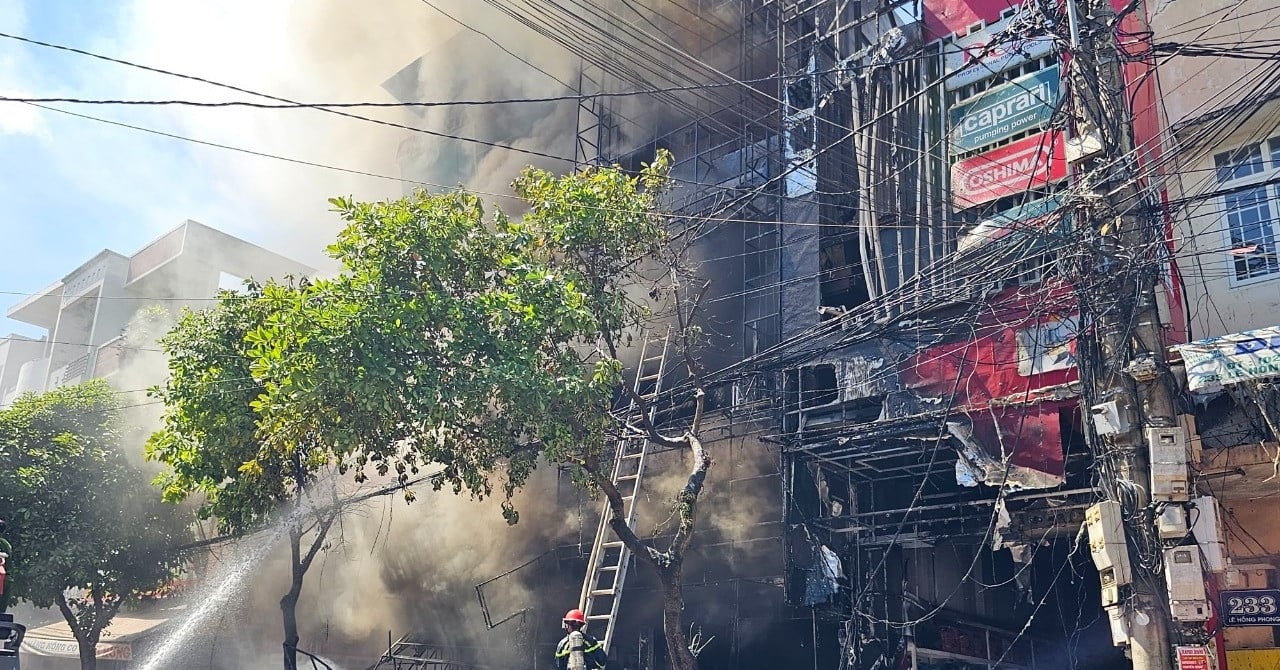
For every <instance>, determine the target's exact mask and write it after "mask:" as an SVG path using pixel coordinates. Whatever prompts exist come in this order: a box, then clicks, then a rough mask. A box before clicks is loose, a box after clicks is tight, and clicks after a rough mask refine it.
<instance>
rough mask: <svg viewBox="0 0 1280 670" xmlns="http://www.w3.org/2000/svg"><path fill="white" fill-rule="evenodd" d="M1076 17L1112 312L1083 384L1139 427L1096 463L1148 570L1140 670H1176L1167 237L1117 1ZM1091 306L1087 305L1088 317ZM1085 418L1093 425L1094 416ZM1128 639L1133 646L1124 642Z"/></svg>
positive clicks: (1079, 136)
mask: <svg viewBox="0 0 1280 670" xmlns="http://www.w3.org/2000/svg"><path fill="white" fill-rule="evenodd" d="M1077 2H1078V3H1079V5H1077V4H1076V3H1077ZM1067 5H1068V11H1069V17H1070V19H1071V38H1072V53H1071V59H1072V60H1071V77H1072V79H1071V81H1072V89H1073V92H1074V102H1075V108H1076V109H1075V112H1076V114H1075V116H1076V136H1075V137H1074V138H1073V139H1072V140H1071V141H1070V142H1069V143H1068V160H1070V161H1072V163H1073V166H1074V168H1075V170H1076V172H1077V174H1079V175H1081V178H1080V179H1079V180H1077V183H1078V184H1084V185H1085V192H1086V193H1088V192H1092V195H1093V197H1092V198H1089V197H1086V198H1085V200H1086V202H1085V204H1084V205H1083V206H1082V207H1081V209H1080V210H1078V211H1079V213H1080V214H1081V215H1082V216H1080V218H1078V219H1077V225H1078V226H1080V227H1081V228H1082V229H1083V230H1084V231H1086V233H1087V234H1088V233H1089V231H1092V234H1093V235H1095V236H1096V242H1097V245H1098V247H1097V248H1096V249H1095V254H1094V255H1093V258H1094V260H1095V264H1094V265H1093V267H1092V268H1091V270H1092V271H1091V272H1086V273H1085V275H1084V277H1083V278H1082V281H1083V282H1084V286H1085V289H1084V290H1085V291H1088V292H1089V293H1090V295H1091V297H1092V298H1093V300H1092V302H1095V303H1102V305H1103V306H1102V307H1100V308H1099V309H1096V310H1093V312H1094V313H1092V314H1090V315H1089V318H1091V319H1092V322H1091V323H1081V338H1082V341H1084V340H1085V338H1086V335H1085V331H1086V329H1088V328H1090V327H1092V328H1094V329H1096V330H1095V331H1094V334H1093V337H1096V353H1097V354H1100V355H1099V356H1096V357H1093V359H1092V360H1086V358H1090V357H1087V356H1080V357H1079V361H1078V364H1079V365H1080V366H1081V369H1082V370H1081V371H1082V373H1084V372H1086V370H1085V367H1086V366H1089V368H1088V370H1087V372H1088V373H1089V374H1088V378H1087V379H1085V378H1084V376H1083V375H1082V381H1085V382H1086V383H1091V384H1092V388H1091V391H1092V393H1093V398H1094V399H1095V401H1115V403H1116V406H1118V407H1119V408H1120V414H1121V415H1122V416H1123V415H1124V414H1125V413H1128V415H1129V416H1131V417H1133V418H1132V420H1129V421H1124V420H1122V421H1120V422H1119V426H1118V429H1117V430H1116V431H1115V432H1112V433H1110V434H1108V435H1106V436H1105V437H1099V440H1100V444H1103V445H1105V446H1104V447H1103V448H1102V449H1101V450H1099V451H1096V452H1095V457H1097V458H1102V459H1105V461H1106V463H1105V465H1106V466H1107V467H1106V468H1104V469H1102V470H1101V472H1102V473H1103V478H1104V480H1107V479H1110V481H1103V482H1101V484H1102V488H1103V489H1104V490H1106V491H1107V492H1108V493H1109V495H1108V497H1109V498H1111V499H1112V500H1114V501H1115V502H1119V503H1121V509H1122V513H1123V517H1124V521H1125V523H1124V526H1125V529H1126V534H1127V541H1128V543H1129V547H1130V548H1131V551H1130V552H1129V553H1130V554H1131V555H1136V556H1139V557H1140V559H1143V560H1138V561H1135V562H1133V563H1134V564H1133V571H1132V581H1131V583H1130V584H1129V587H1130V590H1129V591H1128V592H1127V595H1128V597H1127V598H1125V597H1121V599H1120V600H1121V602H1119V603H1118V604H1114V605H1112V607H1115V608H1117V610H1116V612H1117V614H1118V616H1119V617H1121V621H1122V622H1125V623H1127V631H1128V650H1129V656H1130V658H1131V659H1132V661H1133V668H1134V670H1171V668H1172V663H1171V656H1172V653H1171V652H1172V648H1171V646H1170V643H1169V641H1170V636H1169V628H1170V621H1169V618H1168V615H1167V614H1166V613H1167V612H1168V611H1169V606H1168V596H1167V594H1166V589H1165V584H1164V578H1163V577H1162V576H1161V574H1160V573H1159V572H1158V571H1153V570H1152V567H1155V566H1159V565H1160V562H1159V561H1160V560H1161V558H1162V549H1163V547H1162V544H1161V542H1160V539H1159V534H1158V533H1157V531H1156V528H1155V515H1154V514H1153V509H1154V508H1153V506H1152V492H1153V489H1152V484H1153V477H1152V471H1151V457H1150V445H1149V441H1150V440H1149V431H1148V429H1150V428H1176V427H1177V426H1178V425H1179V424H1178V418H1177V415H1176V410H1175V406H1174V401H1173V396H1172V394H1171V392H1170V389H1169V386H1168V385H1167V383H1166V380H1167V379H1168V378H1169V374H1168V366H1167V363H1166V361H1165V358H1164V345H1163V338H1162V333H1161V329H1160V319H1159V311H1158V308H1157V303H1156V294H1155V284H1156V278H1157V272H1158V270H1157V268H1158V267H1159V266H1158V264H1157V263H1156V262H1155V261H1154V260H1153V259H1152V258H1151V254H1152V253H1153V250H1154V249H1155V248H1156V245H1158V244H1160V243H1162V242H1163V235H1162V234H1161V231H1162V230H1163V229H1162V227H1161V226H1159V225H1158V223H1157V221H1156V220H1154V219H1152V218H1151V216H1150V214H1149V212H1148V211H1147V210H1146V208H1144V207H1142V206H1141V203H1142V200H1143V199H1142V197H1141V194H1140V192H1139V189H1138V186H1137V183H1136V181H1135V177H1136V176H1137V172H1138V170H1137V166H1138V158H1137V153H1136V151H1135V148H1136V147H1135V143H1134V137H1133V119H1132V116H1131V112H1130V110H1129V109H1128V108H1127V105H1126V102H1127V100H1128V98H1127V95H1126V90H1127V88H1126V82H1125V76H1124V71H1123V69H1122V60H1121V58H1120V53H1119V47H1118V44H1117V42H1116V37H1115V29H1116V26H1115V25H1114V24H1115V22H1116V12H1115V10H1114V9H1113V7H1112V5H1111V2H1110V0H1067ZM1084 302H1085V301H1084V299H1083V298H1082V316H1084V311H1083V310H1084V308H1085V305H1084ZM1084 409H1085V411H1086V413H1088V412H1089V411H1090V409H1091V408H1088V407H1086V408H1084ZM1175 439H1176V438H1175ZM1184 470H1185V465H1184ZM1184 499H1185V498H1184ZM1153 538H1154V539H1153ZM1135 542H1136V543H1138V545H1137V546H1136V549H1135V548H1134V547H1135ZM1153 564H1154V565H1153ZM1104 604H1106V599H1105V598H1104ZM1121 630H1123V629H1121ZM1113 635H1116V633H1113ZM1119 635H1120V638H1119V639H1123V632H1121V633H1119Z"/></svg>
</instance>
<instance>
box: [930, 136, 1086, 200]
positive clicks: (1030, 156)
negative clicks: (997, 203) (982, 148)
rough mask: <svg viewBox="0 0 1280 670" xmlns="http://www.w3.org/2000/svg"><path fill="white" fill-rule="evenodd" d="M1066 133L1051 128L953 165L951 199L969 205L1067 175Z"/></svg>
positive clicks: (1021, 191)
mask: <svg viewBox="0 0 1280 670" xmlns="http://www.w3.org/2000/svg"><path fill="white" fill-rule="evenodd" d="M1066 176H1067V159H1066V155H1065V153H1064V151H1063V143H1062V133H1061V132H1059V131H1056V130H1049V131H1045V132H1042V133H1037V134H1035V135H1032V136H1031V137H1027V138H1023V139H1021V140H1018V141H1017V142H1014V143H1012V144H1009V145H1006V146H1003V147H1000V148H998V149H992V150H991V151H988V152H986V153H984V154H979V155H977V156H970V157H969V158H965V159H963V160H959V161H956V163H955V164H954V165H952V166H951V203H952V204H953V205H954V206H955V208H956V209H966V208H968V207H973V206H974V205H980V204H982V203H984V202H991V201H992V200H996V199H999V198H1003V197H1005V196H1010V195H1018V194H1020V193H1023V192H1025V191H1026V190H1027V189H1029V188H1036V187H1040V186H1044V185H1046V184H1050V183H1053V182H1056V181H1059V180H1062V179H1064V178H1066Z"/></svg>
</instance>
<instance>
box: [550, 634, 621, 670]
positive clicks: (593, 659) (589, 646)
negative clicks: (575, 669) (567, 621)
mask: <svg viewBox="0 0 1280 670" xmlns="http://www.w3.org/2000/svg"><path fill="white" fill-rule="evenodd" d="M582 641H583V642H585V643H586V646H585V647H583V649H582V655H583V656H585V657H586V659H587V668H589V669H590V670H601V669H602V668H604V665H605V662H606V661H608V660H609V657H608V655H607V654H605V651H604V645H603V644H600V641H599V640H597V639H595V638H594V637H591V636H590V635H587V632H586V631H583V632H582ZM571 651H573V650H572V649H570V648H569V636H568V635H565V636H564V637H563V638H562V639H561V640H560V644H557V645H556V670H568V667H569V652H571Z"/></svg>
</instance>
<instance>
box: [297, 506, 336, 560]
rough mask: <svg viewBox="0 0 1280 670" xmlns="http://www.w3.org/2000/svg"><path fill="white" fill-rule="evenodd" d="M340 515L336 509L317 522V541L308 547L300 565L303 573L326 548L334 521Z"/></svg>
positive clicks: (313, 541) (314, 540)
mask: <svg viewBox="0 0 1280 670" xmlns="http://www.w3.org/2000/svg"><path fill="white" fill-rule="evenodd" d="M340 513H341V511H340V510H338V509H335V510H333V511H331V512H329V513H328V514H325V515H323V516H322V517H321V518H320V519H319V520H318V521H317V522H316V530H315V534H316V536H315V539H313V540H312V541H311V546H310V547H307V554H306V555H305V556H303V557H302V560H301V561H300V562H299V563H298V566H299V567H301V568H302V571H303V572H306V571H307V570H308V569H310V568H311V561H313V560H315V557H316V554H317V553H319V552H320V548H321V547H323V546H324V541H325V537H326V536H327V535H328V534H329V528H330V527H331V526H333V522H334V520H336V519H337V518H338V515H339V514H340ZM299 539H301V538H299Z"/></svg>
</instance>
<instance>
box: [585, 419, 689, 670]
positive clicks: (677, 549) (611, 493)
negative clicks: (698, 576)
mask: <svg viewBox="0 0 1280 670" xmlns="http://www.w3.org/2000/svg"><path fill="white" fill-rule="evenodd" d="M702 403H703V396H702V395H701V394H700V395H699V396H698V409H697V411H696V414H695V416H696V418H695V420H694V425H695V426H696V425H697V424H698V423H699V419H701V416H702ZM680 441H681V442H683V443H684V444H685V445H687V446H689V447H690V449H691V451H692V452H693V461H694V463H693V468H692V470H690V472H689V479H688V480H687V481H686V482H685V485H684V488H682V489H681V490H680V493H679V494H677V495H676V500H675V507H676V510H675V511H676V516H677V517H678V518H679V520H680V521H679V526H678V527H677V528H676V534H675V538H674V539H672V541H671V547H670V548H669V549H668V550H666V551H659V550H658V549H656V548H654V547H653V546H651V545H650V544H648V543H647V542H645V541H644V540H641V539H640V537H639V536H638V535H636V534H635V531H633V530H632V529H631V527H630V526H628V525H627V521H626V515H625V509H626V508H625V506H624V505H623V501H622V494H621V493H619V491H618V487H617V486H615V485H614V483H613V482H612V481H611V480H610V479H609V478H608V477H607V476H605V475H603V474H601V473H600V470H599V468H598V467H597V466H596V465H595V464H588V465H587V471H588V472H589V473H590V474H591V476H592V477H593V478H594V479H595V481H596V483H598V484H599V485H600V488H601V490H603V491H604V494H605V498H607V499H608V501H609V510H610V518H609V527H610V528H612V529H613V532H614V534H615V535H617V536H618V539H619V540H621V541H622V543H623V544H625V545H626V546H627V548H628V549H630V550H631V552H632V553H633V554H635V555H636V556H637V557H639V558H640V559H641V560H643V561H644V562H645V563H648V564H649V565H650V566H652V567H653V569H654V570H655V571H656V572H657V573H658V580H659V582H660V583H661V585H662V631H663V636H664V637H665V638H666V640H667V656H668V657H669V658H670V659H671V667H672V669H673V670H697V667H698V659H697V657H695V656H694V655H693V652H692V651H691V650H690V649H689V637H688V636H687V635H686V634H685V632H684V625H683V622H682V620H681V617H682V615H683V614H684V585H683V584H682V583H681V578H682V576H683V566H684V552H685V550H687V549H688V548H689V543H690V542H691V541H692V540H693V531H694V524H695V522H696V521H697V511H698V496H699V495H701V493H702V487H703V484H704V483H705V482H706V479H707V472H708V471H709V470H710V469H711V457H710V456H709V455H708V454H707V451H706V449H705V448H704V447H703V446H702V441H701V440H699V439H698V438H697V437H696V436H695V435H694V434H693V433H692V432H689V433H686V434H685V435H684V437H683V438H681V439H680Z"/></svg>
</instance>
